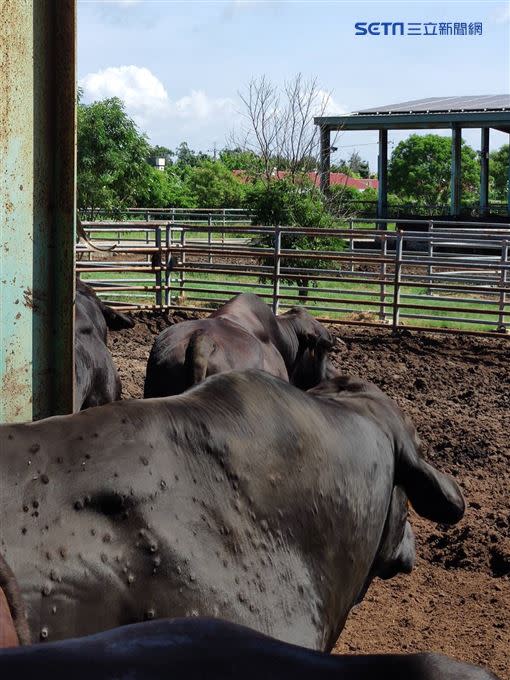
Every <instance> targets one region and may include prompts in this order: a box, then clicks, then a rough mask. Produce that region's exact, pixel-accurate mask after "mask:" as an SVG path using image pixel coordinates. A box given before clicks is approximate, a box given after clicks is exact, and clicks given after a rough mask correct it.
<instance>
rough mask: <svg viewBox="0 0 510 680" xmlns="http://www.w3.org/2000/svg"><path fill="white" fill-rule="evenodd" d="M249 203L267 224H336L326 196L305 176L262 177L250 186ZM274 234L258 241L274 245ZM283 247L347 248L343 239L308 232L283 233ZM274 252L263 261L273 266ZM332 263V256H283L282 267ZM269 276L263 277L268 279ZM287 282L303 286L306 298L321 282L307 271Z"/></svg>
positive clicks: (319, 266)
mask: <svg viewBox="0 0 510 680" xmlns="http://www.w3.org/2000/svg"><path fill="white" fill-rule="evenodd" d="M245 205H246V207H247V208H248V210H249V211H250V212H251V214H252V217H253V222H254V224H262V225H264V226H270V225H271V226H278V225H280V226H290V227H304V228H328V227H331V226H333V217H332V215H331V213H330V212H329V210H328V207H327V204H326V202H325V200H324V196H323V195H322V194H321V192H320V191H319V190H318V189H317V188H316V187H315V186H314V185H313V184H312V183H311V182H310V181H309V180H306V179H302V180H301V182H300V184H296V183H295V182H293V181H292V180H291V179H290V178H288V179H284V180H273V181H271V182H269V183H267V182H266V181H258V182H256V183H254V184H252V185H250V186H249V187H248V188H247V191H246V199H245ZM273 240H274V239H273V235H272V234H263V235H262V236H261V237H260V238H259V239H258V243H259V244H260V245H263V246H266V247H267V246H269V247H271V246H272V245H273ZM281 245H282V248H285V249H292V250H296V251H299V250H320V251H322V250H324V251H327V250H334V251H339V250H343V249H344V247H345V242H344V241H343V239H340V238H337V237H332V236H308V235H305V234H292V233H290V234H283V235H282V243H281ZM272 263H273V258H272V256H270V257H267V258H262V264H264V265H266V266H271V265H272ZM331 266H332V262H331V260H325V259H322V260H321V259H319V258H317V259H316V258H311V257H306V256H305V257H302V258H299V259H297V258H291V257H287V258H285V257H283V258H282V259H281V267H282V269H285V268H287V269H296V270H297V273H298V272H299V270H303V269H328V268H330V267H331ZM266 280H267V277H261V281H262V282H264V281H266ZM282 280H283V281H285V282H286V283H289V284H296V285H297V286H298V289H299V292H298V294H299V297H300V298H303V299H306V297H307V295H308V289H309V286H310V285H312V286H316V285H317V283H316V282H315V281H314V280H313V279H312V280H310V278H309V276H307V275H306V273H305V274H303V276H300V277H299V278H297V279H294V278H285V277H283V279H282Z"/></svg>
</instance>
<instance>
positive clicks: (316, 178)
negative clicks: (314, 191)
mask: <svg viewBox="0 0 510 680" xmlns="http://www.w3.org/2000/svg"><path fill="white" fill-rule="evenodd" d="M232 172H233V174H234V175H235V176H236V177H238V178H239V179H240V180H241V181H243V180H246V173H245V172H244V170H233V171H232ZM306 174H307V175H308V177H309V179H310V180H311V181H312V182H313V183H314V184H315V185H316V186H320V173H319V172H318V171H315V172H307V173H306ZM288 175H289V173H288V172H287V171H286V170H274V171H273V172H272V174H271V176H272V177H274V178H275V179H285V178H286V177H288ZM329 184H330V186H339V185H340V186H346V187H351V188H352V189H357V190H358V191H365V189H377V188H378V186H379V182H378V180H376V179H358V178H357V177H349V175H346V174H345V173H344V172H331V173H330V174H329Z"/></svg>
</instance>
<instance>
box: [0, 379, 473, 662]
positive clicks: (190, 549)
mask: <svg viewBox="0 0 510 680" xmlns="http://www.w3.org/2000/svg"><path fill="white" fill-rule="evenodd" d="M0 449H1V450H2V456H1V458H0V517H1V518H8V521H4V520H3V521H2V522H1V523H0V545H2V546H3V548H2V549H3V550H4V553H5V556H6V559H8V561H9V563H10V565H11V567H12V569H13V571H14V573H15V574H16V577H17V579H18V581H19V584H20V588H21V591H22V594H23V596H24V598H25V602H26V606H27V609H28V620H29V623H30V630H31V633H32V637H33V639H34V640H37V639H44V640H58V639H62V638H65V637H72V636H80V635H87V634H90V633H94V632H98V631H101V630H105V629H108V628H114V627H116V626H119V625H124V624H128V623H134V622H137V621H142V620H144V619H150V618H166V617H179V616H194V615H200V616H213V617H216V618H225V619H228V620H230V621H233V622H235V623H239V624H242V625H246V626H248V627H251V628H254V629H256V630H258V631H259V632H262V633H265V634H268V635H271V636H273V637H276V638H278V639H281V640H283V641H286V642H290V643H293V644H299V645H302V646H305V647H309V648H312V649H318V650H322V651H328V650H331V648H332V647H333V645H334V643H335V641H336V640H337V638H338V636H339V634H340V632H341V630H342V628H343V626H344V624H345V621H346V618H347V615H348V613H349V611H350V609H351V608H352V607H353V605H354V604H355V603H356V602H358V601H360V599H361V598H362V596H363V594H364V592H365V591H366V589H367V588H368V586H369V584H370V582H371V581H372V579H373V578H375V577H381V578H389V577H391V576H393V575H394V574H396V573H399V572H409V571H410V570H411V569H412V566H413V562H414V541H413V534H412V530H411V527H410V525H409V522H408V521H407V512H408V511H407V500H408V499H409V501H410V502H411V504H412V505H413V507H414V509H415V510H416V511H417V512H418V513H419V514H420V515H422V516H423V517H426V518H428V519H430V520H432V521H433V522H442V523H455V522H457V521H459V520H460V518H461V517H462V515H463V513H464V501H463V498H462V494H461V492H460V489H459V487H458V486H457V484H456V483H455V481H454V480H453V479H451V478H450V477H448V476H446V475H444V474H442V473H441V472H439V471H437V470H436V469H434V468H433V467H432V466H430V465H429V464H427V463H426V462H425V461H423V460H422V459H421V458H420V456H419V441H418V439H417V436H416V433H415V430H414V427H413V426H412V424H411V423H410V422H408V421H407V420H406V419H405V418H404V416H403V415H402V413H401V412H400V410H399V409H398V407H397V406H396V404H395V403H394V402H393V401H392V400H391V399H389V398H388V397H387V396H386V395H385V394H384V393H383V392H381V391H380V390H378V389H377V388H376V387H375V386H374V385H371V384H369V383H365V382H362V381H359V380H356V379H353V378H345V377H337V378H334V379H332V380H329V381H326V382H325V383H322V384H321V385H319V386H317V387H315V388H314V390H312V391H311V392H308V393H307V392H303V391H301V390H299V389H297V388H296V387H294V386H293V385H290V384H289V383H287V382H285V381H282V380H280V379H278V378H275V377H274V376H271V375H269V374H268V373H265V372H263V371H257V370H248V371H229V372H226V373H220V374H217V375H214V376H212V377H211V378H209V379H207V380H205V381H204V382H202V383H200V384H199V385H197V386H195V387H193V388H192V389H191V390H189V391H187V392H185V393H184V394H182V395H178V396H174V397H166V398H159V399H147V400H128V401H117V402H113V403H110V404H106V405H105V406H101V407H98V408H93V409H87V410H85V411H82V412H80V413H77V414H73V415H69V416H58V417H53V418H48V419H46V420H42V421H38V422H34V423H30V424H13V425H3V426H0Z"/></svg>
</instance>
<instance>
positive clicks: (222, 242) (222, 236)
mask: <svg viewBox="0 0 510 680" xmlns="http://www.w3.org/2000/svg"><path fill="white" fill-rule="evenodd" d="M225 213H226V211H225V208H223V229H225V216H226V215H225ZM221 245H222V246H224V245H225V232H224V231H222V232H221Z"/></svg>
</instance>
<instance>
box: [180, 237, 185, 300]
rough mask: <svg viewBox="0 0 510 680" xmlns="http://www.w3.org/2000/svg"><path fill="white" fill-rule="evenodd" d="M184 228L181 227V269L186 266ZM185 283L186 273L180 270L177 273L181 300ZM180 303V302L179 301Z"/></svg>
mask: <svg viewBox="0 0 510 680" xmlns="http://www.w3.org/2000/svg"><path fill="white" fill-rule="evenodd" d="M185 248H186V228H185V227H184V226H182V227H181V267H185V266H186V250H185ZM185 281H186V272H184V271H183V270H182V269H181V271H180V272H179V297H180V298H182V296H183V295H184V283H185ZM181 302H182V300H181Z"/></svg>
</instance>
